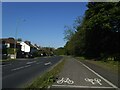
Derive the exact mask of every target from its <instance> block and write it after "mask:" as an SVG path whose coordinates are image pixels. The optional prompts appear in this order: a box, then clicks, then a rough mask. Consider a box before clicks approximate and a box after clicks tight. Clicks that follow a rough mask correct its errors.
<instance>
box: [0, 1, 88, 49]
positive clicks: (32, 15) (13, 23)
mask: <svg viewBox="0 0 120 90" xmlns="http://www.w3.org/2000/svg"><path fill="white" fill-rule="evenodd" d="M86 4H87V2H3V3H2V37H3V38H8V37H16V38H22V40H23V41H25V40H28V41H31V43H33V44H38V45H40V46H42V47H54V48H58V47H63V46H64V45H65V43H66V41H65V40H64V30H65V28H64V26H65V25H68V26H72V25H73V23H74V21H75V19H76V18H77V17H78V16H84V13H85V10H87V7H86ZM16 31H17V34H16Z"/></svg>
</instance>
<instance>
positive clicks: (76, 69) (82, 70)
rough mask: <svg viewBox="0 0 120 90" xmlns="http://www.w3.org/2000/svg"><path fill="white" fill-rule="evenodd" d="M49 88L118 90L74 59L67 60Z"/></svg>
mask: <svg viewBox="0 0 120 90" xmlns="http://www.w3.org/2000/svg"><path fill="white" fill-rule="evenodd" d="M51 88H87V89H88V88H92V89H93V88H96V89H95V90H97V89H100V90H103V89H105V90H118V89H116V88H117V87H116V86H115V85H113V84H112V83H111V82H109V81H108V80H106V79H105V78H103V77H102V76H100V75H99V74H98V73H96V72H94V71H93V70H92V69H90V68H89V67H87V66H86V65H85V64H83V63H81V62H79V61H77V60H75V59H74V58H68V60H67V62H66V64H65V66H64V68H63V70H62V72H61V73H60V74H59V78H58V80H57V81H56V82H55V83H54V84H53V85H52V87H51ZM92 89H91V90H92Z"/></svg>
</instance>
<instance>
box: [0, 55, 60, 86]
mask: <svg viewBox="0 0 120 90" xmlns="http://www.w3.org/2000/svg"><path fill="white" fill-rule="evenodd" d="M61 59H62V56H52V57H41V58H37V59H26V60H25V59H19V60H16V61H14V62H8V63H6V64H4V65H2V88H21V87H24V86H25V85H26V84H28V83H30V82H31V81H32V80H34V79H35V78H36V77H37V76H40V75H41V74H42V73H43V72H45V71H46V70H48V69H49V68H50V67H52V66H53V65H55V64H56V63H58V62H59V61H60V60H61Z"/></svg>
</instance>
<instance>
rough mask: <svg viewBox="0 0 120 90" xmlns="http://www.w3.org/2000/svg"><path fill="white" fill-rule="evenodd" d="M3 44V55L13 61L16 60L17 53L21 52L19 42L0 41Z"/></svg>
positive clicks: (11, 40)
mask: <svg viewBox="0 0 120 90" xmlns="http://www.w3.org/2000/svg"><path fill="white" fill-rule="evenodd" d="M0 41H1V44H2V55H7V57H9V58H11V59H16V56H17V53H19V52H20V50H21V45H20V44H19V43H17V41H16V40H15V39H14V38H12V37H10V38H3V39H0Z"/></svg>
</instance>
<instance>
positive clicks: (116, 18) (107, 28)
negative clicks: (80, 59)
mask: <svg viewBox="0 0 120 90" xmlns="http://www.w3.org/2000/svg"><path fill="white" fill-rule="evenodd" d="M87 7H88V10H86V12H85V16H84V18H83V19H82V22H78V24H76V25H77V26H76V32H75V33H74V34H73V35H72V37H71V38H70V39H69V40H68V42H67V43H66V45H65V52H66V54H70V55H75V56H80V55H84V56H85V57H89V58H99V57H107V58H108V57H114V60H116V59H117V60H119V59H120V57H119V56H120V52H119V49H118V48H119V46H120V44H119V37H120V33H119V32H120V2H116V3H113V2H89V3H88V5H87ZM78 21H80V19H78ZM101 55H102V56H101Z"/></svg>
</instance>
